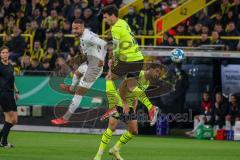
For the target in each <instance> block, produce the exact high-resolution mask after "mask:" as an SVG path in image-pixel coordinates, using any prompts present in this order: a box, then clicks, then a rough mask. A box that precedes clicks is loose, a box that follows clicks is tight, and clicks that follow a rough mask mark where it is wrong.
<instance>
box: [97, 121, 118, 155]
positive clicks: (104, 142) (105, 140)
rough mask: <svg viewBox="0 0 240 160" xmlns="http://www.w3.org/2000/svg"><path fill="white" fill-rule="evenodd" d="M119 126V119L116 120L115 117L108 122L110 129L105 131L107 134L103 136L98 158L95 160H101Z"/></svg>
mask: <svg viewBox="0 0 240 160" xmlns="http://www.w3.org/2000/svg"><path fill="white" fill-rule="evenodd" d="M117 125H118V119H116V118H114V117H110V118H109V122H108V128H107V129H106V130H105V132H104V133H103V135H102V139H101V142H100V145H99V149H98V152H97V154H96V156H95V157H94V160H101V158H102V155H103V152H104V150H105V148H106V146H107V144H108V143H109V141H110V140H111V138H112V134H113V132H114V131H115V130H116V128H117Z"/></svg>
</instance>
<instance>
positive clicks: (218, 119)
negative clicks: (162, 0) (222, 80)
mask: <svg viewBox="0 0 240 160" xmlns="http://www.w3.org/2000/svg"><path fill="white" fill-rule="evenodd" d="M227 113H228V104H227V102H226V101H225V100H224V98H223V96H222V93H221V92H217V93H216V94H215V103H214V104H213V110H212V116H211V120H210V123H211V125H212V126H214V125H215V124H217V125H218V126H219V128H220V129H222V128H223V126H224V124H225V117H226V115H227Z"/></svg>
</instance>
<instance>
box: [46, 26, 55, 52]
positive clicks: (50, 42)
mask: <svg viewBox="0 0 240 160" xmlns="http://www.w3.org/2000/svg"><path fill="white" fill-rule="evenodd" d="M49 47H52V48H54V49H55V50H56V49H57V40H56V38H55V37H54V36H53V31H52V30H51V29H47V30H46V39H45V41H44V42H43V48H44V50H46V49H47V48H49Z"/></svg>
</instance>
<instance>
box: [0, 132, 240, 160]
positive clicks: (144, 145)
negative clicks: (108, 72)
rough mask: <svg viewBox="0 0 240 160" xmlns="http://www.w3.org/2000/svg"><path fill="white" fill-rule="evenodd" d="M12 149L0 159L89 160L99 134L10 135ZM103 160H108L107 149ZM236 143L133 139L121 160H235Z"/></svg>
mask: <svg viewBox="0 0 240 160" xmlns="http://www.w3.org/2000/svg"><path fill="white" fill-rule="evenodd" d="M9 138H10V142H12V143H13V144H14V145H15V148H13V149H3V148H0V160H92V159H93V157H94V155H95V153H96V151H97V149H98V145H99V141H100V138H101V135H84V134H61V133H38V132H12V133H11V135H10V137H9ZM118 138H119V136H113V139H112V141H111V142H110V144H109V145H108V147H107V150H106V152H105V155H104V157H103V160H111V159H112V158H111V157H110V156H109V155H108V154H107V151H108V149H109V148H110V147H111V146H113V145H114V143H115V142H116V141H117V140H118ZM239 149H240V142H229V141H211V140H195V139H185V138H174V137H144V136H139V137H135V138H134V139H133V140H132V141H131V142H129V144H127V145H126V146H124V147H123V149H122V152H121V153H122V156H123V157H124V158H125V160H239V157H240V152H239Z"/></svg>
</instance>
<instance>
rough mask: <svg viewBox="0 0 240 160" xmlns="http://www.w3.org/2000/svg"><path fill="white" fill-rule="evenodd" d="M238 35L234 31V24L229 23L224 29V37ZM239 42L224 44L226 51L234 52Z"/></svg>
mask: <svg viewBox="0 0 240 160" xmlns="http://www.w3.org/2000/svg"><path fill="white" fill-rule="evenodd" d="M239 35H240V33H239V31H238V30H237V29H236V26H235V23H234V22H229V23H228V25H227V27H226V36H239ZM238 41H239V40H227V41H226V42H225V43H226V45H227V50H230V51H231V50H236V49H237V45H238Z"/></svg>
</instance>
